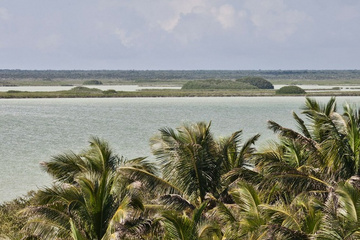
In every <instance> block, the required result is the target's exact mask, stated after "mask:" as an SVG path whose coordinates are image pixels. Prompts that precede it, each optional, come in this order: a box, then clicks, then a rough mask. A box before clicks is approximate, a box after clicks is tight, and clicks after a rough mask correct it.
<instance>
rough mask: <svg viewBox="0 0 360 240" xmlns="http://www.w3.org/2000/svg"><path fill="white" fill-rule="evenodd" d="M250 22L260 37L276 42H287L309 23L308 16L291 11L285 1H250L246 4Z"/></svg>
mask: <svg viewBox="0 0 360 240" xmlns="http://www.w3.org/2000/svg"><path fill="white" fill-rule="evenodd" d="M245 8H246V10H247V11H249V15H250V20H251V22H252V24H253V25H254V27H255V33H256V34H257V35H258V36H265V37H267V38H269V39H271V40H274V41H279V42H282V41H285V40H286V39H287V38H288V37H290V36H291V35H292V34H293V33H294V32H295V31H296V30H297V28H298V25H300V24H302V23H303V22H305V21H307V20H308V19H309V18H308V17H307V15H306V14H305V13H303V12H301V11H298V10H292V9H289V8H288V7H287V6H286V4H285V3H284V1H283V0H273V1H268V0H251V1H250V0H249V1H247V2H246V4H245Z"/></svg>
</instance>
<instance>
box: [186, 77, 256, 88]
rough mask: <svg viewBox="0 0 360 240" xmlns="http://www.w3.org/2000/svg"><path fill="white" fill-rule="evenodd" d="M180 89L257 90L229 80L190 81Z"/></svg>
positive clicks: (251, 86)
mask: <svg viewBox="0 0 360 240" xmlns="http://www.w3.org/2000/svg"><path fill="white" fill-rule="evenodd" d="M181 89H196V90H201V89H204V90H209V89H210V90H211V89H214V90H215V89H228V90H235V89H238V90H240V89H257V87H255V86H253V85H251V84H248V83H244V82H236V81H231V80H214V79H209V80H192V81H189V82H187V83H185V84H184V85H183V86H182V88H181Z"/></svg>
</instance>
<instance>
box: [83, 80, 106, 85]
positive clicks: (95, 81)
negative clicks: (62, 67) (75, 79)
mask: <svg viewBox="0 0 360 240" xmlns="http://www.w3.org/2000/svg"><path fill="white" fill-rule="evenodd" d="M102 84H103V83H102V82H101V81H99V80H87V81H85V82H83V85H102Z"/></svg>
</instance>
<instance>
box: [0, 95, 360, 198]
mask: <svg viewBox="0 0 360 240" xmlns="http://www.w3.org/2000/svg"><path fill="white" fill-rule="evenodd" d="M317 99H319V100H320V101H323V102H326V101H327V100H328V99H329V98H327V97H323V98H317ZM337 99H338V103H339V104H340V105H341V103H343V102H344V101H348V102H352V103H359V102H360V97H347V98H346V97H339V98H337ZM303 103H304V98H303V97H233V98H111V99H103V98H101V99H0V144H1V145H0V202H1V201H7V200H11V199H13V198H15V197H17V196H21V195H23V194H26V192H27V191H29V190H32V189H37V188H38V187H43V186H45V185H49V184H50V183H51V180H50V178H49V177H48V176H47V175H46V174H45V173H44V172H42V171H41V169H40V165H39V163H40V162H42V161H48V160H50V159H51V156H54V155H57V154H60V153H63V152H65V151H70V150H71V151H74V152H76V153H78V152H79V151H80V150H82V149H84V148H86V147H87V146H88V140H89V138H90V136H98V137H100V138H103V139H106V140H107V141H109V143H110V145H111V147H112V148H113V149H114V150H115V152H116V153H118V154H119V155H123V156H125V157H127V158H134V157H139V156H149V158H151V159H153V157H152V156H151V154H150V148H149V139H150V138H151V137H152V136H154V135H155V134H156V133H157V132H158V129H159V128H162V127H166V126H167V127H172V128H175V127H177V126H179V125H180V124H181V123H182V122H197V121H207V122H208V121H210V120H211V121H212V130H213V132H214V134H215V135H216V136H217V137H218V136H228V135H229V134H231V133H232V132H234V131H237V130H239V129H243V132H244V138H248V137H250V136H252V135H254V134H256V133H260V134H262V137H261V139H262V140H261V141H260V143H259V144H258V145H263V144H265V142H266V139H269V138H270V137H273V136H274V135H273V134H272V132H270V131H269V130H267V128H266V126H267V120H270V119H271V120H274V121H276V122H278V123H280V124H282V125H284V126H287V127H291V128H294V127H295V124H294V121H292V117H291V112H292V110H295V111H296V112H297V113H300V111H301V110H300V107H301V106H302V105H303Z"/></svg>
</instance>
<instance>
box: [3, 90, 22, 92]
mask: <svg viewBox="0 0 360 240" xmlns="http://www.w3.org/2000/svg"><path fill="white" fill-rule="evenodd" d="M7 92H8V93H21V92H22V91H19V90H9V91H7Z"/></svg>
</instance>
